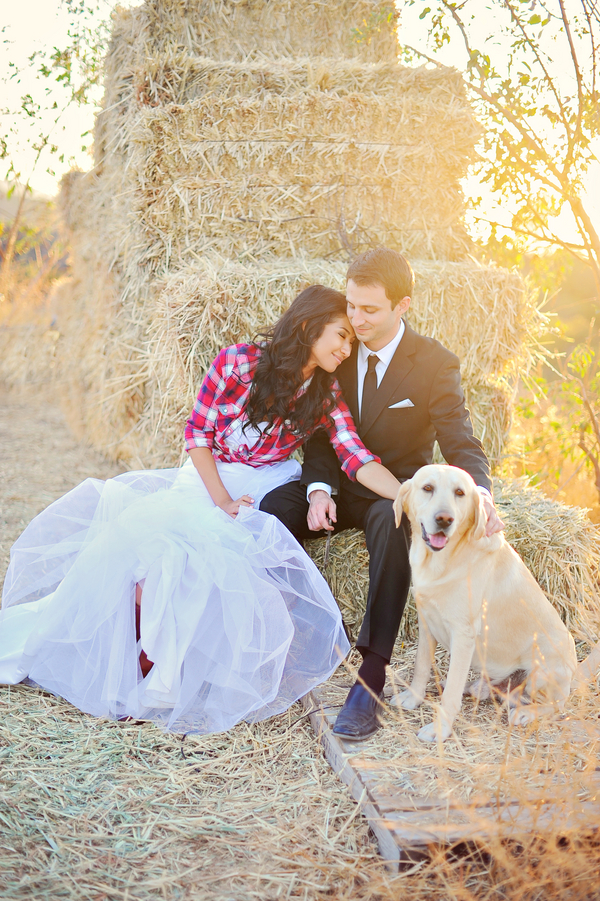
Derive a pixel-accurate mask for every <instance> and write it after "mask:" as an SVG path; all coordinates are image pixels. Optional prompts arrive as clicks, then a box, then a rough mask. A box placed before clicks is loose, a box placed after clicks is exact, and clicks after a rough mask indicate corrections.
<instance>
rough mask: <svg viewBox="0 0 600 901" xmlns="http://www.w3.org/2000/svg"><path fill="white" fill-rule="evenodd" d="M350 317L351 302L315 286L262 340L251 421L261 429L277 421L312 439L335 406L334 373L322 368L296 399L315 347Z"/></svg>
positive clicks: (249, 411)
mask: <svg viewBox="0 0 600 901" xmlns="http://www.w3.org/2000/svg"><path fill="white" fill-rule="evenodd" d="M345 315H346V297H345V295H344V294H342V293H341V292H340V291H335V290H334V289H333V288H325V287H324V286H323V285H311V286H310V287H309V288H305V289H304V291H302V292H301V293H300V294H298V296H297V297H296V298H295V299H294V300H293V301H292V303H291V305H290V307H289V308H288V309H287V310H286V312H285V313H284V314H283V316H282V317H281V319H279V320H278V321H277V322H276V323H275V325H274V326H273V327H272V328H271V329H269V330H268V331H267V332H263V333H261V334H260V335H258V336H257V338H256V344H257V345H258V346H259V347H260V349H261V354H260V359H259V361H258V365H257V367H256V370H255V372H254V378H253V380H252V388H251V390H250V396H249V399H248V403H247V405H246V414H247V416H248V420H249V422H250V423H251V424H252V425H253V426H255V427H258V426H259V424H260V423H264V422H267V423H268V424H269V425H268V428H269V427H271V426H272V425H273V423H274V421H275V420H276V419H278V418H279V419H283V420H284V421H286V425H287V428H288V429H290V430H291V431H293V432H295V433H296V434H301V435H309V434H310V433H311V432H312V431H313V429H314V428H315V426H316V425H317V423H318V422H319V421H320V420H321V419H322V418H323V414H325V415H326V416H328V415H329V412H330V410H331V409H332V408H333V406H334V404H335V402H334V398H333V394H332V385H333V380H334V374H333V373H330V372H325V370H324V369H321V368H320V367H319V366H317V368H316V370H315V373H314V375H313V377H312V381H311V383H310V385H309V387H308V389H307V391H306V392H305V393H304V394H302V396H301V397H299V398H298V399H297V400H296V401H294V397H295V395H296V394H297V392H298V389H299V388H300V386H301V385H302V383H303V381H304V377H303V375H302V371H303V369H304V367H305V366H306V364H307V363H308V361H309V359H310V354H311V350H312V347H313V345H314V343H315V342H316V341H317V340H318V339H319V338H320V337H321V335H322V334H323V329H324V328H325V326H326V325H327V323H328V322H332V321H333V320H334V319H338V318H340V317H341V316H345Z"/></svg>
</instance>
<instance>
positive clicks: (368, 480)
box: [356, 460, 400, 500]
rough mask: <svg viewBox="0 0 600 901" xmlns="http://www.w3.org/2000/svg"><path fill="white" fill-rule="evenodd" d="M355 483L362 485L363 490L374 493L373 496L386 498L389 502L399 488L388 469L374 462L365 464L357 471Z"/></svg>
mask: <svg viewBox="0 0 600 901" xmlns="http://www.w3.org/2000/svg"><path fill="white" fill-rule="evenodd" d="M356 481H357V482H360V484H361V485H364V486H365V488H369V489H370V490H371V491H374V492H375V494H379V495H381V497H388V498H390V499H391V500H395V499H396V495H397V494H398V489H399V488H400V482H399V481H398V479H397V478H396V476H394V475H392V473H391V472H390V471H389V469H386V468H385V466H382V465H381V463H376V462H375V460H371V462H370V463H365V465H364V466H361V467H360V469H359V470H357V473H356Z"/></svg>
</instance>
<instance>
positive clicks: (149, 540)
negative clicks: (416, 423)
mask: <svg viewBox="0 0 600 901" xmlns="http://www.w3.org/2000/svg"><path fill="white" fill-rule="evenodd" d="M217 465H218V469H219V472H220V474H221V478H222V479H223V482H224V483H225V486H226V488H227V490H228V491H229V493H230V494H231V496H232V497H233V498H236V497H240V496H241V495H242V494H250V495H251V496H252V497H253V498H254V499H255V507H258V504H259V502H260V500H261V499H262V497H264V495H265V494H267V493H268V492H269V491H271V490H272V489H273V488H275V487H277V486H278V485H281V484H284V483H285V482H288V481H292V480H294V479H297V478H299V471H300V467H299V464H298V463H296V462H295V461H292V460H287V461H285V462H283V463H278V464H274V465H269V466H262V467H258V468H256V467H250V466H246V465H244V464H241V463H218V464H217ZM142 579H143V580H145V582H144V588H143V597H142V606H141V641H140V642H138V643H137V644H136V634H135V585H136V582H139V581H140V580H142ZM142 647H143V649H144V651H145V652H146V654H147V656H148V658H149V659H150V660H152V661H154V666H153V668H152V669H151V670H150V672H149V674H148V675H147V676H146V677H145V678H143V677H142V673H141V669H140V666H139V660H138V657H139V654H140V651H141V649H142ZM348 650H349V645H348V641H347V639H346V637H345V635H344V631H343V627H342V622H341V617H340V614H339V610H338V608H337V605H336V603H335V600H334V598H333V596H332V595H331V592H330V591H329V588H328V587H327V584H326V582H325V580H324V579H323V578H322V576H321V575H320V573H319V572H318V570H317V569H316V567H315V566H314V564H313V563H312V561H311V560H310V559H309V558H308V557H307V555H306V554H305V552H304V550H303V549H302V548H301V546H300V545H299V544H298V543H297V542H296V540H295V539H294V538H293V537H292V535H291V534H290V533H289V532H288V531H287V529H286V528H285V527H284V526H283V525H282V524H281V523H280V522H279V521H278V520H277V519H276V518H275V517H273V516H269V515H268V514H266V513H262V512H260V511H259V510H257V509H251V508H242V509H241V510H240V513H239V515H238V517H237V518H236V519H235V520H234V519H232V518H231V517H229V516H228V515H227V514H225V513H223V511H222V510H220V509H219V508H217V507H215V506H214V504H213V502H212V500H211V499H210V497H209V496H208V493H207V491H206V488H205V486H204V483H203V482H202V480H201V479H200V477H199V475H198V473H197V472H196V470H195V468H194V467H193V465H192V464H191V462H190V461H188V462H187V463H186V464H185V465H184V466H183V467H181V469H167V470H158V471H144V472H130V473H125V474H124V475H120V476H117V477H116V478H114V479H109V480H108V481H107V482H102V481H99V480H96V479H87V480H86V481H85V482H82V484H81V485H79V486H78V487H77V488H75V489H73V491H70V492H69V493H68V494H67V495H65V496H64V497H62V498H60V499H59V500H58V501H56V502H55V503H54V504H52V505H51V506H50V507H48V508H47V509H46V510H44V511H43V512H42V513H40V514H39V516H36V517H35V519H34V520H33V521H32V522H31V523H30V524H29V526H28V527H27V528H26V529H25V531H24V532H23V534H22V535H21V537H20V538H19V539H18V540H17V542H16V543H15V545H14V547H13V548H12V551H11V563H10V567H9V570H8V573H7V576H6V581H5V586H4V595H3V606H2V611H1V612H0V682H2V683H11V684H15V683H17V682H20V681H22V680H23V679H25V678H29V679H30V680H31V681H33V682H34V683H36V684H37V685H40V686H41V687H43V688H45V689H47V690H48V691H51V692H53V693H55V694H57V695H60V696H62V697H64V698H66V699H67V700H69V701H70V702H71V703H73V704H74V705H76V706H77V707H79V708H80V709H81V710H83V711H86V712H88V713H91V714H94V715H95V716H106V717H110V718H118V717H125V716H131V717H133V718H134V719H144V720H153V721H155V722H157V723H159V724H160V725H162V726H163V727H164V728H166V729H170V730H173V731H177V732H189V731H197V732H202V733H207V732H219V731H222V730H225V729H229V728H230V727H231V726H233V725H234V724H235V723H237V722H239V721H240V720H242V719H247V720H253V721H254V720H259V719H264V718H265V717H268V716H272V715H273V714H277V713H280V712H282V711H283V710H285V709H286V708H287V707H289V706H290V704H292V703H293V702H294V701H296V700H297V699H298V698H299V697H301V696H302V695H303V694H305V693H306V692H307V691H308V690H309V689H310V688H311V687H313V686H314V685H317V684H318V683H319V682H322V681H323V680H325V679H327V678H328V677H329V676H330V675H331V673H332V672H333V671H334V669H335V668H336V667H337V665H338V664H339V662H340V661H341V659H342V658H343V657H344V656H345V654H346V653H347V652H348Z"/></svg>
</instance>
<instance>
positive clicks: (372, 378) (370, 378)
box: [360, 354, 379, 422]
mask: <svg viewBox="0 0 600 901" xmlns="http://www.w3.org/2000/svg"><path fill="white" fill-rule="evenodd" d="M367 362H368V368H367V374H366V375H365V381H364V383H363V392H362V401H361V405H360V419H361V422H362V420H363V419H364V418H365V416H366V415H367V411H368V409H369V407H370V405H371V404H372V403H373V401H374V400H375V395H376V394H377V373H376V372H375V367H376V366H377V364H378V363H379V357H378V356H377V354H369V359H368V361H367Z"/></svg>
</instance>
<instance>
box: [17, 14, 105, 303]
mask: <svg viewBox="0 0 600 901" xmlns="http://www.w3.org/2000/svg"><path fill="white" fill-rule="evenodd" d="M111 6H112V4H111V3H110V0H61V7H62V8H63V10H64V11H66V13H67V21H68V27H67V33H66V39H65V42H64V44H63V45H62V46H60V47H46V48H44V49H41V50H34V51H33V52H32V53H31V55H30V56H29V57H28V58H27V63H26V64H25V65H19V64H17V62H15V61H14V60H13V59H10V55H9V62H8V70H7V72H6V73H5V74H4V75H3V77H2V79H1V82H0V83H2V84H3V85H4V86H5V88H6V87H8V86H9V83H13V84H16V85H18V86H19V87H20V86H21V85H26V87H25V88H24V90H23V92H22V93H19V92H17V96H18V101H17V103H16V104H14V105H12V106H11V105H10V104H7V103H6V101H5V104H4V105H3V106H2V107H0V119H1V120H2V132H1V134H0V162H2V164H3V166H4V171H3V172H2V171H1V169H0V174H1V175H2V177H3V178H4V179H5V180H6V181H7V182H9V184H10V188H9V196H10V195H11V193H12V192H13V191H14V190H15V189H16V188H17V187H20V188H21V190H20V192H19V194H20V199H19V205H18V207H17V212H16V214H15V217H14V219H13V221H12V223H11V226H10V229H9V232H8V235H7V236H6V240H5V241H3V242H2V246H1V247H0V258H1V266H0V293H1V294H2V295H3V296H4V297H7V298H10V297H11V293H12V289H11V271H12V266H13V261H14V257H15V253H16V251H17V243H18V241H19V235H22V232H23V222H22V214H23V206H24V203H25V199H26V196H27V193H28V191H29V186H30V182H31V179H32V177H33V175H34V173H35V172H36V171H37V170H38V168H39V167H40V166H41V165H44V166H45V168H46V171H47V172H49V173H50V174H52V175H54V174H55V173H54V167H55V165H56V162H59V163H61V164H64V163H65V161H66V157H67V152H66V149H65V147H64V146H62V145H61V127H62V122H63V120H64V117H65V113H66V112H67V110H69V109H71V108H72V107H73V106H81V105H84V104H88V103H90V102H93V101H94V99H95V89H96V88H97V87H98V86H99V84H100V80H101V74H102V58H103V56H104V53H105V50H106V45H107V41H108V36H109V16H110V9H111ZM2 34H3V41H4V43H5V44H7V45H10V34H9V32H8V30H7V28H3V30H2ZM9 54H10V51H9ZM32 75H33V76H34V77H33V79H32V78H31V76H32ZM10 95H14V92H8V91H7V90H5V91H4V96H5V97H6V96H10ZM89 137H90V135H89V132H86V133H84V134H83V135H81V139H82V142H83V143H82V149H83V150H85V149H87V143H88V139H89ZM24 142H25V143H26V144H27V145H28V147H29V148H30V149H31V150H32V151H33V161H32V162H31V163H30V165H29V169H28V170H27V171H23V165H22V160H23V159H29V160H31V155H30V154H25V153H24V146H23V145H24Z"/></svg>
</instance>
